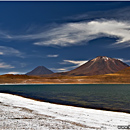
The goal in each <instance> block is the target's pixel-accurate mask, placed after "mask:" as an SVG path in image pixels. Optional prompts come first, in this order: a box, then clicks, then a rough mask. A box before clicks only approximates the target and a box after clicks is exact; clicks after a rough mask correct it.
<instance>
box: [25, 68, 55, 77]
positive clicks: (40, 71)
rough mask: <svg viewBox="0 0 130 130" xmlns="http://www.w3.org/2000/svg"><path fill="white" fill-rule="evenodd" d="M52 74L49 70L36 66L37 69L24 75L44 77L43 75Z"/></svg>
mask: <svg viewBox="0 0 130 130" xmlns="http://www.w3.org/2000/svg"><path fill="white" fill-rule="evenodd" d="M52 73H53V72H52V71H51V70H49V69H47V68H46V67H44V66H38V67H37V68H35V69H34V70H32V71H30V72H28V73H26V75H38V76H40V75H44V74H52Z"/></svg>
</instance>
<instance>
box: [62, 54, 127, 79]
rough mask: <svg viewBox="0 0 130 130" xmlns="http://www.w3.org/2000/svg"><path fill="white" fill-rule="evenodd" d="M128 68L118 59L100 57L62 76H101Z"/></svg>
mask: <svg viewBox="0 0 130 130" xmlns="http://www.w3.org/2000/svg"><path fill="white" fill-rule="evenodd" d="M126 67H128V65H127V64H125V63H123V62H122V61H120V60H118V59H114V58H109V57H106V56H98V57H96V58H95V59H92V60H90V61H88V62H87V63H85V64H83V65H81V66H80V67H78V68H76V69H74V70H71V71H68V72H65V73H61V74H63V75H70V76H91V75H101V74H109V73H115V72H117V71H120V70H122V69H124V68H126Z"/></svg>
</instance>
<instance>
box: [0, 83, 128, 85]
mask: <svg viewBox="0 0 130 130" xmlns="http://www.w3.org/2000/svg"><path fill="white" fill-rule="evenodd" d="M44 84H48V85H49V84H52V85H53V84H57V85H60V84H77V85H78V84H79V85H80V84H81V85H82V84H130V83H1V84H0V85H44Z"/></svg>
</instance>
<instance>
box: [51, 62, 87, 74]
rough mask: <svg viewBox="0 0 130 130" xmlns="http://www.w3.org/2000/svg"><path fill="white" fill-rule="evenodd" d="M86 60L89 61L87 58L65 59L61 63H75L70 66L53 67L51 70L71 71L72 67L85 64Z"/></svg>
mask: <svg viewBox="0 0 130 130" xmlns="http://www.w3.org/2000/svg"><path fill="white" fill-rule="evenodd" d="M86 62H88V61H87V60H84V61H76V60H63V62H60V64H71V65H72V64H73V65H72V66H69V67H63V68H51V70H53V71H56V72H66V71H70V70H72V69H75V68H77V67H79V66H81V65H82V64H85V63H86Z"/></svg>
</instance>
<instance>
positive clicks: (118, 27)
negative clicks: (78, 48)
mask: <svg viewBox="0 0 130 130" xmlns="http://www.w3.org/2000/svg"><path fill="white" fill-rule="evenodd" d="M129 34H130V22H128V21H127V22H126V21H117V20H105V19H99V20H93V21H84V22H77V23H65V24H62V25H59V26H58V27H55V28H52V29H50V30H48V31H45V32H44V31H43V32H41V33H38V34H32V35H19V36H10V39H15V40H35V41H36V42H35V43H34V45H43V46H62V47H64V46H72V45H82V44H86V43H87V42H89V41H91V40H93V39H97V38H100V37H104V36H105V37H110V38H116V39H117V41H116V42H115V43H114V45H117V46H121V47H128V46H130V37H129Z"/></svg>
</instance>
